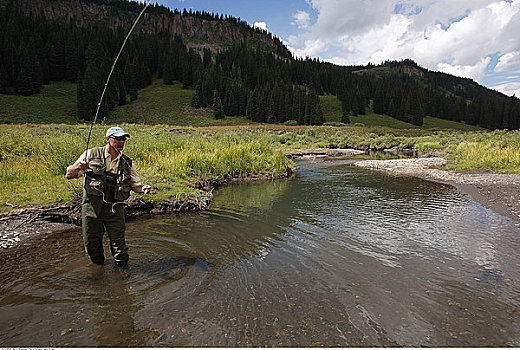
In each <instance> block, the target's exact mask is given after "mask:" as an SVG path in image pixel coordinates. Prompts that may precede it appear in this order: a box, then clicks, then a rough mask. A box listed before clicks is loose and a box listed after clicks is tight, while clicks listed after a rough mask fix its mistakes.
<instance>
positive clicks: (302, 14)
mask: <svg viewBox="0 0 520 350" xmlns="http://www.w3.org/2000/svg"><path fill="white" fill-rule="evenodd" d="M293 18H294V22H292V23H293V24H296V25H297V26H298V28H302V29H308V28H309V24H310V21H311V15H310V14H309V13H308V12H306V11H297V12H296V13H295V14H293Z"/></svg>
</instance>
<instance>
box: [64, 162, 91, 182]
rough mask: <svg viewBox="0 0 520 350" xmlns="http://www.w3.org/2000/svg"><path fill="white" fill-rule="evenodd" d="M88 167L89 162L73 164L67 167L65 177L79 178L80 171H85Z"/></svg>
mask: <svg viewBox="0 0 520 350" xmlns="http://www.w3.org/2000/svg"><path fill="white" fill-rule="evenodd" d="M87 169H88V162H85V161H81V162H79V163H78V164H74V165H71V166H69V167H68V168H67V172H66V173H65V177H66V178H67V179H69V180H70V179H77V178H78V177H80V175H79V174H80V172H81V173H85V171H87Z"/></svg>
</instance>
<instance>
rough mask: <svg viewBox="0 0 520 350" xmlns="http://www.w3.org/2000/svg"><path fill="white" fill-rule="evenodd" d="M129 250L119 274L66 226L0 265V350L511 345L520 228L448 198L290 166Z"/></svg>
mask: <svg viewBox="0 0 520 350" xmlns="http://www.w3.org/2000/svg"><path fill="white" fill-rule="evenodd" d="M127 240H128V243H129V246H130V255H131V264H130V267H129V269H128V270H125V271H121V270H120V269H118V268H116V267H115V266H114V264H113V260H112V259H111V258H108V259H107V262H106V263H105V266H104V267H96V266H93V265H91V264H90V263H89V260H88V258H87V257H86V255H85V253H84V251H83V248H82V242H81V238H80V232H79V231H77V230H75V231H71V232H65V233H61V234H54V235H49V236H48V237H45V239H43V240H39V241H38V242H36V243H35V244H34V245H32V246H30V247H24V248H20V249H17V250H12V251H9V252H2V253H0V258H1V262H2V265H1V266H0V278H1V287H0V292H1V294H0V315H1V317H0V344H1V345H2V346H18V347H19V346H38V347H47V346H82V347H92V346H132V347H141V346H300V347H306V346H413V347H417V346H435V347H443V346H466V345H471V346H494V345H498V346H508V345H509V346H511V345H512V346H520V322H519V320H520V313H519V311H518V307H519V305H520V231H519V230H518V229H517V228H516V227H515V226H514V224H513V222H512V221H511V220H509V219H507V218H504V217H502V216H499V215H497V214H494V213H493V212H491V211H489V210H487V209H485V208H483V207H482V206H480V205H479V204H477V203H475V202H474V201H472V200H471V198H470V197H469V196H467V195H465V194H463V193H461V192H459V191H457V190H456V189H455V188H454V187H451V186H447V185H443V184H438V183H432V182H427V181H423V180H420V179H414V178H407V177H393V176H389V175H385V174H382V173H378V172H370V171H368V170H363V169H357V168H355V167H351V166H347V165H342V164H341V163H340V162H339V163H338V162H334V163H330V162H317V163H313V162H301V163H299V164H298V171H297V174H296V176H295V177H293V178H291V179H286V180H277V181H272V182H263V183H254V184H235V185H230V186H226V187H224V188H222V189H221V190H220V191H219V192H218V193H217V194H216V195H215V198H214V202H213V203H212V205H211V207H210V209H209V210H207V211H205V212H201V213H191V214H182V215H172V216H160V217H150V218H143V219H140V220H138V221H134V222H130V223H129V224H128V225H127ZM108 251H109V249H108V247H107V249H106V252H108ZM106 254H108V253H106ZM107 257H108V256H107Z"/></svg>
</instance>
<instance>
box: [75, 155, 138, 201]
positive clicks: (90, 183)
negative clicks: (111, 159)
mask: <svg viewBox="0 0 520 350" xmlns="http://www.w3.org/2000/svg"><path fill="white" fill-rule="evenodd" d="M87 161H88V163H89V165H88V166H89V169H91V170H92V171H91V172H90V171H89V172H87V174H86V176H85V192H86V193H87V194H89V195H93V196H103V194H104V195H105V200H106V201H117V202H122V201H124V200H127V199H128V198H129V197H130V190H131V189H132V187H131V185H130V174H131V171H132V158H130V157H128V156H127V155H124V154H121V158H120V159H119V165H118V167H117V174H111V173H107V171H106V169H107V166H106V160H105V147H95V148H92V149H91V150H90V154H89V156H88V160H87Z"/></svg>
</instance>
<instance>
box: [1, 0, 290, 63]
mask: <svg viewBox="0 0 520 350" xmlns="http://www.w3.org/2000/svg"><path fill="white" fill-rule="evenodd" d="M10 1H11V0H0V3H3V4H8V3H9V2H10ZM11 2H12V1H11ZM16 3H17V6H19V7H20V9H22V11H23V12H24V13H25V14H27V15H31V16H33V17H44V18H46V19H57V20H61V21H66V22H71V23H74V24H75V25H77V26H80V27H85V26H89V25H91V24H92V23H94V22H96V21H103V22H104V23H105V24H106V25H107V26H108V27H109V28H110V29H112V30H117V29H119V28H124V29H126V30H127V29H128V28H130V27H131V25H132V24H133V23H134V21H135V19H136V14H137V13H139V12H140V11H141V9H142V8H143V5H141V4H139V3H137V2H130V1H126V0H17V1H16ZM139 31H141V32H145V33H151V34H159V33H167V34H168V35H170V36H172V37H174V36H175V35H178V36H181V37H182V38H183V39H184V40H186V46H187V47H188V48H193V49H196V50H199V51H201V50H202V49H203V48H204V47H206V48H210V49H211V50H212V51H214V52H217V51H218V50H221V49H223V48H224V47H225V46H226V45H229V44H231V43H237V42H251V41H253V42H254V41H257V42H259V43H261V44H262V45H265V46H266V47H269V48H271V49H272V50H273V51H275V52H277V53H278V54H280V55H281V56H284V57H290V56H291V54H290V52H289V50H288V49H287V47H285V46H284V45H283V44H282V42H281V41H280V39H278V38H276V37H274V36H272V35H271V34H269V33H267V32H265V31H262V30H260V29H256V28H252V27H251V26H250V25H248V24H247V23H246V22H244V21H241V20H240V19H236V18H234V17H228V16H223V15H218V14H210V13H207V12H198V11H197V12H191V10H190V11H189V12H188V11H186V10H184V11H182V12H181V11H179V10H174V11H172V10H170V9H168V8H166V7H164V6H162V5H152V4H151V5H150V6H149V7H148V8H147V10H146V12H145V13H144V16H143V18H142V19H141V21H140V22H139Z"/></svg>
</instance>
